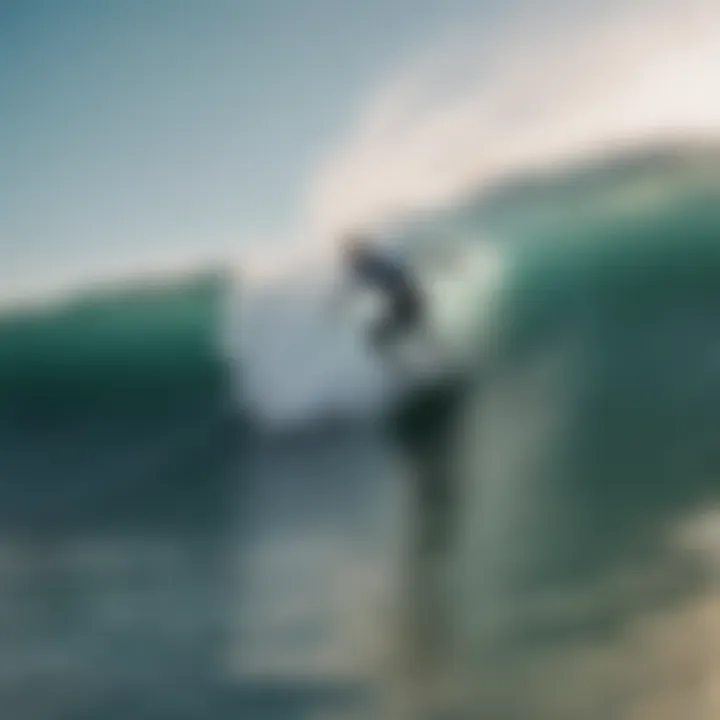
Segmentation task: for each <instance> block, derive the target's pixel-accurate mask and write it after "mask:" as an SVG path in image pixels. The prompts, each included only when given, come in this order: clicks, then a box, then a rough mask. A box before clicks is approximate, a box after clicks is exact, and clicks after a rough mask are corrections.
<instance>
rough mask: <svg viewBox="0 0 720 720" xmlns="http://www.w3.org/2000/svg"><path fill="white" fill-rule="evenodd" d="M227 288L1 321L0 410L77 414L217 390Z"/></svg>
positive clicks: (106, 298) (120, 298)
mask: <svg viewBox="0 0 720 720" xmlns="http://www.w3.org/2000/svg"><path fill="white" fill-rule="evenodd" d="M225 286H226V282H225V280H224V278H222V277H221V276H219V275H207V276H205V275H203V276H198V277H195V278H191V279H189V280H184V281H182V282H175V283H167V284H164V285H163V284H147V285H143V286H130V287H124V288H121V289H115V290H106V291H95V292H86V293H85V294H79V295H77V296H75V297H74V298H72V299H69V300H67V301H64V302H61V303H60V302H58V303H55V304H47V305H45V306H43V307H36V308H32V309H20V310H15V311H14V312H10V313H8V314H6V315H5V316H4V317H2V318H0V409H2V410H3V411H5V412H8V411H10V412H14V413H16V414H17V413H39V414H55V415H57V414H66V413H75V414H76V413H83V412H86V411H88V410H89V408H90V407H92V406H94V407H95V409H98V408H99V407H103V406H106V405H109V404H112V405H116V406H121V405H128V406H129V405H133V404H135V405H136V404H138V403H141V404H147V405H151V404H163V403H165V404H167V403H172V402H174V401H175V400H176V399H177V398H178V397H187V396H188V395H197V394H201V393H207V392H210V391H212V390H213V388H214V389H215V391H217V390H218V388H219V385H221V384H222V382H223V368H222V365H221V360H220V358H219V354H218V349H217V339H218V336H219V323H220V317H221V312H220V310H221V302H222V298H223V296H224V291H225Z"/></svg>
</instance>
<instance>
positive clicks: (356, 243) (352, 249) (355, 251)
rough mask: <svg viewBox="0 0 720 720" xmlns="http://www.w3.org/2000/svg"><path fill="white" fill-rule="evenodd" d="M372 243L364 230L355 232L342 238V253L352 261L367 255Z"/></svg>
mask: <svg viewBox="0 0 720 720" xmlns="http://www.w3.org/2000/svg"><path fill="white" fill-rule="evenodd" d="M371 246H372V243H371V241H370V238H369V237H368V236H367V235H366V234H365V233H362V232H353V233H349V234H348V235H346V236H345V237H344V238H343V240H342V253H343V255H344V256H345V258H346V259H347V260H349V261H350V262H352V261H353V260H357V259H359V258H362V257H365V256H366V255H367V254H368V252H369V251H370V248H371Z"/></svg>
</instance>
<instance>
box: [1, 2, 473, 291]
mask: <svg viewBox="0 0 720 720" xmlns="http://www.w3.org/2000/svg"><path fill="white" fill-rule="evenodd" d="M480 6H481V3H480V2H478V1H475V2H473V0H362V2H361V1H360V0H234V1H231V0H102V1H101V2H100V1H97V0H66V1H65V2H57V1H56V0H14V1H13V0H7V1H6V2H3V3H2V5H0V103H1V114H0V118H1V120H0V122H1V125H0V282H2V283H10V284H13V285H18V283H21V282H22V279H23V278H32V277H34V276H36V275H44V274H47V272H48V269H51V270H52V273H57V274H62V273H63V272H65V271H66V270H67V272H71V271H72V270H73V269H77V268H82V267H84V266H87V267H88V268H98V269H107V270H108V271H112V268H113V266H114V265H117V264H120V265H124V266H127V262H128V261H129V260H130V261H131V259H132V258H133V257H137V258H139V259H138V262H139V263H141V262H142V258H143V257H145V256H148V257H150V256H152V257H155V258H156V257H158V256H162V255H163V254H164V253H167V254H168V255H169V256H171V255H172V254H173V253H182V252H185V251H186V250H188V249H194V250H197V249H198V248H201V252H204V250H205V248H207V251H208V254H212V253H214V252H215V251H216V250H218V249H220V250H223V249H226V248H228V247H231V246H233V245H235V244H241V243H243V242H247V241H248V240H251V241H257V239H258V238H275V237H283V235H284V233H286V232H287V231H288V229H289V228H290V227H291V226H292V224H293V222H294V221H295V219H296V217H297V215H298V213H299V211H300V204H301V203H302V195H303V185H304V183H305V182H306V181H307V178H308V177H309V176H310V175H311V174H312V172H313V168H314V167H315V166H316V165H317V164H318V162H320V161H321V160H322V158H323V156H324V154H326V153H327V151H328V148H330V147H331V146H332V144H333V142H336V141H337V138H338V137H339V136H341V135H342V133H343V132H344V131H345V129H346V128H347V126H348V124H349V123H351V122H352V119H353V115H354V113H356V112H357V107H358V103H359V102H360V101H361V100H362V98H363V97H364V95H365V94H367V93H368V92H370V91H371V90H372V88H373V87H375V86H376V85H377V84H378V83H381V82H382V80H383V77H384V75H385V74H386V73H388V72H389V71H390V70H392V69H393V68H394V67H395V66H396V65H397V64H398V63H401V62H402V61H403V60H405V59H407V58H411V57H412V56H413V55H417V54H418V53H420V52H421V50H422V48H423V47H424V46H425V45H426V44H427V43H430V42H432V40H433V38H435V37H436V36H437V34H438V32H439V28H442V27H443V25H444V24H446V23H451V22H452V21H454V20H456V19H457V18H458V17H462V15H463V13H465V12H467V11H468V10H469V9H470V8H473V9H477V8H478V7H480Z"/></svg>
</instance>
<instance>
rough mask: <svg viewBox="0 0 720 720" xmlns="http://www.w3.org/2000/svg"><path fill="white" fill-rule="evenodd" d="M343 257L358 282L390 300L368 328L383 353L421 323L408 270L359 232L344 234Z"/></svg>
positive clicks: (416, 292)
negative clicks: (385, 309)
mask: <svg viewBox="0 0 720 720" xmlns="http://www.w3.org/2000/svg"><path fill="white" fill-rule="evenodd" d="M342 253H343V259H344V262H345V265H346V267H347V268H348V270H349V272H350V274H351V276H352V277H353V279H355V280H356V281H357V282H359V283H360V284H362V285H365V286H367V287H369V288H371V289H374V290H378V291H380V292H381V293H382V294H383V295H384V296H385V297H386V298H387V299H388V301H389V303H388V306H389V310H388V311H387V312H386V313H385V314H384V315H383V317H381V318H380V319H379V320H378V321H377V322H376V323H375V324H374V325H373V326H372V328H371V329H370V333H369V341H370V344H371V345H372V347H373V348H374V349H375V350H376V351H377V352H383V351H384V350H386V349H387V348H388V346H389V345H390V344H391V343H392V342H394V341H395V340H397V339H399V338H400V337H401V336H403V335H406V334H410V333H411V332H413V331H414V330H415V329H417V327H418V326H419V325H420V324H421V323H422V319H423V315H424V303H423V301H422V296H421V293H420V290H419V288H418V285H417V284H416V283H415V281H414V280H413V277H412V273H411V271H410V269H409V268H408V267H407V265H406V264H405V263H403V262H402V260H401V259H400V258H398V257H394V256H392V254H391V253H390V252H389V251H387V250H382V249H381V248H378V247H377V246H375V245H374V244H373V243H372V242H371V241H370V239H369V238H367V237H366V236H364V235H362V234H353V235H350V236H348V237H346V238H345V239H344V241H343V244H342Z"/></svg>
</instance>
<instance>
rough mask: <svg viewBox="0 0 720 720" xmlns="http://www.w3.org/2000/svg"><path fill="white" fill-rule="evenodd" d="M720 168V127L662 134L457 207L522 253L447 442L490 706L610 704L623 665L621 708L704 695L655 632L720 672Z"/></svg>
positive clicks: (468, 645) (460, 592)
mask: <svg viewBox="0 0 720 720" xmlns="http://www.w3.org/2000/svg"><path fill="white" fill-rule="evenodd" d="M719 179H720V151H719V148H718V145H717V144H713V143H698V144H697V145H689V144H684V145H682V146H677V145H676V146H665V147H655V148H651V149H647V150H644V151H642V152H640V151H633V152H626V153H623V154H620V155H618V156H617V157H615V158H613V159H608V160H607V161H605V162H603V163H601V164H594V165H586V166H585V167H577V168H575V169H571V170H568V172H567V173H565V174H563V175H558V174H555V175H553V176H544V177H543V176H535V177H528V178H526V179H525V180H523V181H522V182H518V183H516V184H513V185H509V186H507V187H506V188H505V189H503V190H498V191H497V193H496V194H495V195H494V196H493V197H490V198H489V197H484V198H483V199H482V200H474V201H473V200H470V201H468V203H467V204H466V206H465V207H464V209H463V211H462V212H460V213H458V215H457V217H456V222H458V223H464V224H465V225H466V226H472V225H473V224H478V225H479V224H481V225H482V226H483V227H484V228H485V229H487V230H490V229H491V230H492V231H494V232H498V233H499V234H501V235H503V236H504V237H505V239H506V242H507V248H506V250H507V257H508V267H509V270H508V274H507V282H506V284H505V287H504V289H503V303H502V310H501V314H502V322H501V324H500V326H501V328H502V330H501V337H500V338H499V342H498V343H497V344H496V346H495V354H494V356H493V361H492V365H491V366H490V367H489V368H485V372H484V374H483V377H482V381H481V382H480V381H478V382H476V383H475V386H474V389H473V390H472V391H471V392H470V393H469V394H468V397H467V401H468V407H467V409H466V412H467V414H464V415H463V421H462V423H461V430H460V433H459V436H458V437H457V438H455V439H454V440H455V444H454V446H453V447H454V448H455V450H454V452H455V459H456V461H457V463H458V464H457V467H458V473H459V477H460V479H461V480H462V482H461V486H462V487H463V488H464V490H463V492H465V493H466V495H465V497H464V498H463V502H462V508H461V510H460V513H461V515H460V517H459V519H458V524H459V526H460V527H459V535H460V540H459V544H458V548H457V551H456V555H455V557H454V567H455V568H456V570H457V575H458V578H459V579H458V585H457V586H456V587H457V594H456V595H454V601H455V604H454V605H453V608H454V609H453V615H452V617H453V623H454V624H455V629H456V631H457V633H458V637H459V638H461V645H462V647H463V652H466V653H467V655H466V656H465V657H466V659H468V662H471V663H474V664H475V665H474V667H475V669H476V670H477V675H476V676H475V677H476V678H478V679H479V678H486V677H490V678H491V679H490V680H489V682H488V684H487V685H485V683H484V682H482V681H480V680H478V681H479V682H480V685H481V686H482V687H480V690H479V691H480V694H481V696H482V699H476V702H478V703H480V706H481V707H483V708H484V709H487V712H489V713H491V714H492V712H493V711H497V712H498V713H500V714H504V713H505V714H509V715H514V714H517V715H518V716H525V715H527V713H531V714H533V715H536V716H537V717H595V716H596V714H597V713H600V714H602V711H601V708H602V707H603V706H602V704H601V703H602V700H601V699H600V698H607V697H608V695H609V694H612V693H613V692H614V691H616V690H617V685H613V682H615V681H614V680H613V679H612V678H613V677H615V678H617V677H619V676H622V678H623V679H622V686H623V688H624V691H623V692H625V693H626V694H627V697H628V700H627V702H624V701H623V702H621V703H619V705H618V708H617V712H616V711H615V710H614V711H613V714H616V715H617V716H618V717H631V716H635V715H633V713H634V712H640V710H639V708H640V707H641V706H644V705H646V704H648V703H649V704H650V705H651V704H652V702H657V697H658V696H659V695H660V694H661V693H665V694H663V695H662V697H667V693H670V692H673V693H676V694H677V695H678V696H682V697H683V698H686V699H684V700H683V702H682V706H683V712H688V711H689V710H688V707H692V708H693V711H692V712H693V714H698V715H699V714H702V712H703V711H704V710H702V708H703V707H704V706H703V702H704V700H703V698H702V697H700V695H699V694H694V695H693V694H692V693H690V694H689V695H682V693H683V692H685V690H684V689H683V687H684V686H683V681H682V680H681V679H680V678H679V675H678V676H677V682H676V683H674V684H673V688H667V687H664V686H663V683H664V681H663V680H662V679H661V678H659V675H658V676H656V675H653V667H654V666H653V660H652V659H651V658H650V657H648V652H647V648H648V647H651V646H652V647H653V648H654V650H653V651H652V652H654V653H655V657H656V658H662V662H663V663H664V667H677V668H679V667H680V666H681V664H682V663H684V662H687V661H688V660H687V658H688V657H693V658H695V659H696V660H695V661H696V662H697V664H698V665H697V666H698V667H702V668H703V670H702V671H700V672H703V673H704V672H707V673H713V672H714V671H713V667H712V660H711V659H709V658H708V656H707V654H703V653H706V649H707V645H706V644H704V640H703V639H702V638H703V637H707V633H709V632H712V631H711V630H710V627H711V625H712V623H714V622H716V619H713V618H714V617H715V616H714V613H713V612H711V611H709V610H708V612H705V610H703V609H702V608H705V609H707V608H709V607H710V606H711V605H712V604H713V603H716V589H715V587H716V586H712V584H711V582H712V581H711V577H712V576H713V572H714V571H713V570H712V567H710V565H711V564H712V563H713V562H716V552H717V545H716V543H715V541H714V540H713V539H712V531H710V530H708V528H709V527H712V526H713V524H714V526H715V527H716V523H717V517H716V514H713V513H714V510H713V508H715V507H716V503H717V499H718V495H719V494H720V486H718V483H717V478H718V477H719V476H720V453H719V452H718V444H717V441H716V438H717V432H718V429H720V374H718V359H719V358H720V341H719V336H718V332H717V328H718V323H719V322H720V202H718V201H719V200H720V194H719V191H718V188H719V187H720V185H719V184H718V180H719ZM708 513H709V514H710V516H711V517H712V518H714V519H711V520H709V521H708V522H707V523H706V524H705V525H703V527H704V528H705V530H703V531H702V532H700V531H697V525H698V523H699V522H700V520H701V519H702V518H703V517H706V516H707V515H708ZM706 519H707V518H706ZM688 526H689V527H695V531H693V534H692V537H693V540H692V543H693V549H692V552H690V551H688V546H689V545H690V543H689V542H687V534H683V533H685V532H686V530H687V527H688ZM683 528H685V530H683ZM715 532H716V531H715ZM703 533H705V535H704V539H698V538H700V537H701V536H702V534H703ZM680 537H683V538H684V540H682V541H681V540H680V539H679V538H680ZM683 543H684V544H683ZM713 557H714V558H715V559H714V560H709V559H710V558H713ZM708 560H709V564H706V563H707V562H708ZM708 583H710V586H709V585H708ZM671 608H672V610H671ZM650 615H653V616H654V617H661V618H662V619H661V620H659V621H658V623H657V625H656V626H654V627H653V628H648V627H647V625H644V624H643V623H644V622H645V620H646V619H647V618H648V617H649V616H650ZM683 623H686V624H685V625H683ZM692 623H697V627H698V628H704V629H699V630H698V632H697V637H696V636H693V638H692V639H690V638H689V637H688V636H687V634H685V635H683V637H685V638H686V639H687V642H684V644H683V651H682V652H683V653H685V654H683V657H682V658H680V657H679V655H680V654H681V653H680V652H679V649H678V648H677V647H676V646H674V645H673V642H672V640H670V639H669V638H670V636H672V634H673V632H675V631H676V630H677V632H678V633H681V634H682V633H684V632H685V631H684V630H682V629H680V628H682V627H689V625H690V624H692ZM620 628H622V630H621V629H620ZM615 633H617V634H615ZM620 635H621V636H622V637H623V638H625V639H629V638H630V639H629V640H628V642H625V641H619V640H618V641H617V642H616V641H615V640H614V639H613V638H616V639H617V638H618V637H620ZM711 644H712V643H711ZM703 648H705V649H703ZM673 663H675V664H673ZM486 671H487V672H486ZM488 672H489V673H490V674H489V676H488V674H487V673H488ZM568 673H570V674H571V675H572V676H573V677H575V676H577V677H580V678H581V679H582V689H579V690H578V691H577V692H576V693H573V692H572V689H571V688H569V687H568V684H567V677H568ZM573 673H574V674H573ZM643 673H644V675H643V676H642V677H640V675H642V674H643ZM678 673H679V670H678ZM529 676H532V677H533V678H534V679H535V680H536V681H537V687H536V686H535V685H533V684H532V683H530V684H526V683H524V682H523V681H522V680H521V679H522V678H525V677H529ZM656 681H657V682H656ZM661 686H662V687H663V689H662V690H661V689H660V688H661ZM517 687H525V688H526V689H527V690H526V692H523V693H520V694H518V693H517V692H516V690H517ZM631 688H637V694H636V693H635V690H632V689H631ZM688 692H689V691H688ZM691 695H692V697H690V696H691ZM631 696H632V697H631ZM493 703H495V704H493ZM688 703H690V704H688ZM561 705H562V706H561ZM651 714H652V713H651ZM651 714H650V715H651ZM650 715H648V716H650ZM640 716H642V713H641V714H640Z"/></svg>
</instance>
